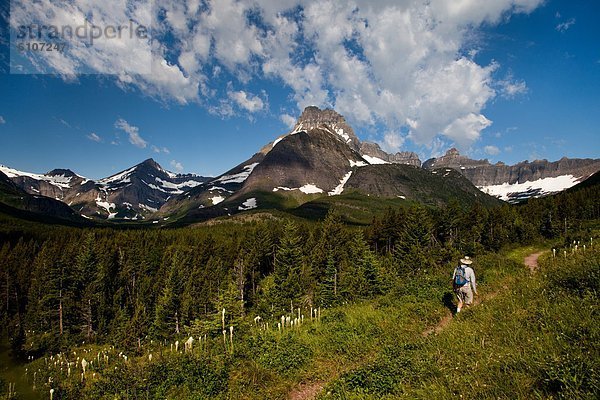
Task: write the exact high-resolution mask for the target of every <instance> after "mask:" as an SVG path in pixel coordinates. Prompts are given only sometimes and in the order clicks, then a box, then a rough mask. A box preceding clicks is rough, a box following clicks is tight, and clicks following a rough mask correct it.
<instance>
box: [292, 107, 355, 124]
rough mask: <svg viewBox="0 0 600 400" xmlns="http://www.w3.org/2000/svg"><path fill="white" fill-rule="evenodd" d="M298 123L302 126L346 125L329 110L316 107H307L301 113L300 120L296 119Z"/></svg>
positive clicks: (338, 115)
mask: <svg viewBox="0 0 600 400" xmlns="http://www.w3.org/2000/svg"><path fill="white" fill-rule="evenodd" d="M298 123H299V124H300V123H304V124H307V123H308V124H311V123H312V124H326V125H329V124H340V123H343V124H345V123H346V119H345V118H344V117H343V116H342V115H341V114H339V113H338V112H336V111H335V110H332V109H330V108H326V109H324V110H321V109H320V108H319V107H317V106H308V107H306V108H305V109H304V111H302V114H301V115H300V118H298Z"/></svg>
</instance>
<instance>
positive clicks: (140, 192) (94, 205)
mask: <svg viewBox="0 0 600 400" xmlns="http://www.w3.org/2000/svg"><path fill="white" fill-rule="evenodd" d="M0 172H2V173H3V174H4V175H5V176H7V177H8V178H10V179H11V181H12V182H13V183H14V184H16V186H18V187H19V188H20V189H22V190H24V191H25V192H27V193H28V194H31V195H36V196H45V197H48V198H51V199H55V200H59V201H61V202H63V203H65V204H67V205H68V206H69V207H71V208H72V209H73V210H75V211H76V212H77V213H78V214H81V215H82V216H84V217H87V218H102V219H125V220H127V219H130V220H138V219H144V218H145V217H146V216H148V215H150V214H153V213H155V212H156V211H158V209H159V208H160V207H161V206H162V205H163V204H164V203H165V202H166V201H167V200H169V199H170V198H171V197H172V196H176V195H179V194H182V193H184V192H186V191H188V190H190V189H192V188H193V187H196V186H198V185H199V184H201V183H202V182H204V181H206V179H207V178H204V177H201V176H196V175H181V174H174V173H172V172H169V171H166V170H164V169H163V168H162V167H161V166H160V165H159V164H158V163H157V162H155V161H154V160H152V159H149V160H146V161H144V162H142V163H140V164H138V165H136V166H134V167H131V168H129V169H127V170H125V171H122V172H119V173H118V174H115V175H112V176H110V177H108V178H104V179H101V180H99V181H92V180H89V179H86V178H84V177H82V176H80V175H77V174H76V173H74V172H73V171H71V170H68V169H55V170H52V171H50V172H47V173H45V174H34V173H29V172H22V171H17V170H15V169H12V168H8V167H5V166H1V165H0Z"/></svg>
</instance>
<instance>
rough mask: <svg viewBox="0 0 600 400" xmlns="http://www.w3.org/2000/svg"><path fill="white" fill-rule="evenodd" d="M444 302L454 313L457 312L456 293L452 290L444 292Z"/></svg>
mask: <svg viewBox="0 0 600 400" xmlns="http://www.w3.org/2000/svg"><path fill="white" fill-rule="evenodd" d="M442 303H444V306H445V307H446V308H447V309H448V310H450V312H451V313H452V315H454V314H456V305H455V304H454V295H453V294H452V292H446V293H444V296H442Z"/></svg>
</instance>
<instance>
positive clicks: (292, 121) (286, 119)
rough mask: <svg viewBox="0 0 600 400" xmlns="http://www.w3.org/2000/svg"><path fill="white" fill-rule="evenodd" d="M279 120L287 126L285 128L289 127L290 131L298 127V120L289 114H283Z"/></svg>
mask: <svg viewBox="0 0 600 400" xmlns="http://www.w3.org/2000/svg"><path fill="white" fill-rule="evenodd" d="M279 119H280V120H281V122H283V123H284V124H285V126H287V127H288V128H290V129H291V128H293V127H294V126H295V125H296V118H294V117H293V116H291V115H289V114H281V115H280V116H279Z"/></svg>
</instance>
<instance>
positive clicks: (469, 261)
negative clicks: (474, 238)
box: [460, 256, 473, 265]
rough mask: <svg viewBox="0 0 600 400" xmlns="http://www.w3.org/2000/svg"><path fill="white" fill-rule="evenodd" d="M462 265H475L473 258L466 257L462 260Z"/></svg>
mask: <svg viewBox="0 0 600 400" xmlns="http://www.w3.org/2000/svg"><path fill="white" fill-rule="evenodd" d="M460 263H461V264H465V265H469V264H473V260H471V258H470V257H469V256H465V258H461V259H460Z"/></svg>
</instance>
